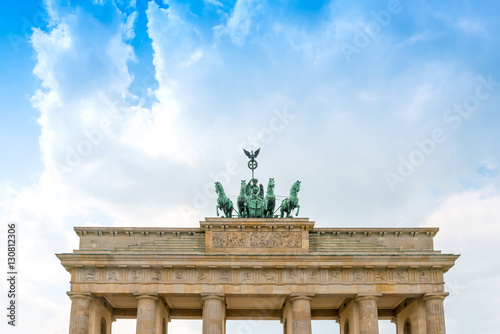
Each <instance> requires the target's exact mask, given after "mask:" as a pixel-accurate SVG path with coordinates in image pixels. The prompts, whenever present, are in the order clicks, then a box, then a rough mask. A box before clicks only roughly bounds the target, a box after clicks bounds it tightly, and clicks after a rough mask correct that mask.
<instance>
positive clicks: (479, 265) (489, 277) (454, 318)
mask: <svg viewBox="0 0 500 334" xmlns="http://www.w3.org/2000/svg"><path fill="white" fill-rule="evenodd" d="M498 208H500V193H499V192H498V191H497V190H496V189H494V188H491V187H490V188H483V189H477V190H469V191H463V192H460V193H456V194H453V195H450V196H449V197H448V198H447V199H446V200H445V201H444V202H443V203H442V205H441V206H440V207H439V208H438V209H437V210H436V211H435V212H433V213H432V214H430V216H429V217H428V219H427V220H426V221H425V223H424V225H425V226H434V227H439V228H440V231H439V233H438V234H437V236H436V237H435V248H436V249H440V250H443V251H444V252H445V253H455V254H461V257H460V258H459V259H458V261H457V263H456V265H455V267H453V268H452V269H451V270H450V271H449V272H448V273H447V274H446V275H445V281H446V282H447V284H446V288H447V290H448V291H449V292H450V296H449V297H448V298H447V299H446V301H445V302H446V315H447V321H448V325H449V328H448V330H449V331H450V332H460V333H471V332H474V333H482V334H486V333H492V332H491V330H492V329H493V328H496V322H495V320H494V319H495V314H496V312H498V306H497V305H496V302H495V300H494V298H493V299H492V298H485V296H489V295H490V296H495V295H498V294H500V272H499V271H498V268H497V267H496V265H495V264H497V263H498V256H497V254H498V253H499V252H500V246H499V245H498V240H497V235H498V233H499V232H500V211H499V210H498ZM471 309H474V310H481V312H482V314H483V316H484V318H483V321H481V322H473V323H470V322H463V321H461V319H464V317H466V316H468V315H469V314H470V310H471Z"/></svg>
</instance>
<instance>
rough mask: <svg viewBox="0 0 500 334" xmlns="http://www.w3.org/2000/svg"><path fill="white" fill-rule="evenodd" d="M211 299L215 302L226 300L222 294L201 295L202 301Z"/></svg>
mask: <svg viewBox="0 0 500 334" xmlns="http://www.w3.org/2000/svg"><path fill="white" fill-rule="evenodd" d="M211 299H215V300H219V301H225V300H226V298H225V297H224V294H222V293H202V294H201V300H202V301H205V300H211Z"/></svg>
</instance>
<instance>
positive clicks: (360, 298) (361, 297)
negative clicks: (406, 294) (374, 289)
mask: <svg viewBox="0 0 500 334" xmlns="http://www.w3.org/2000/svg"><path fill="white" fill-rule="evenodd" d="M380 297H382V294H381V293H359V294H358V295H357V296H356V301H357V302H360V301H363V300H379V298H380Z"/></svg>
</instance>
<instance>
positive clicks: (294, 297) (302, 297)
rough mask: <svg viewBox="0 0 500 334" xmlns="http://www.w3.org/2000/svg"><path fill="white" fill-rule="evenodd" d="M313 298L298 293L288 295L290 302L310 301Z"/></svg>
mask: <svg viewBox="0 0 500 334" xmlns="http://www.w3.org/2000/svg"><path fill="white" fill-rule="evenodd" d="M313 297H314V294H299V293H293V294H291V295H290V301H291V302H293V301H296V300H311V299H312V298H313Z"/></svg>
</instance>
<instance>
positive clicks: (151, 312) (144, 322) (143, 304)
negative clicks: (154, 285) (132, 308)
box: [136, 295, 158, 334]
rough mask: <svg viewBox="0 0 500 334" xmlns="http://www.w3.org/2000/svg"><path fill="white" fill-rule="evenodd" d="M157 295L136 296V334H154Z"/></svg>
mask: <svg viewBox="0 0 500 334" xmlns="http://www.w3.org/2000/svg"><path fill="white" fill-rule="evenodd" d="M157 300H158V297H155V296H148V295H143V296H139V297H137V327H136V333H137V334H155V323H156V319H155V317H156V302H157Z"/></svg>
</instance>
